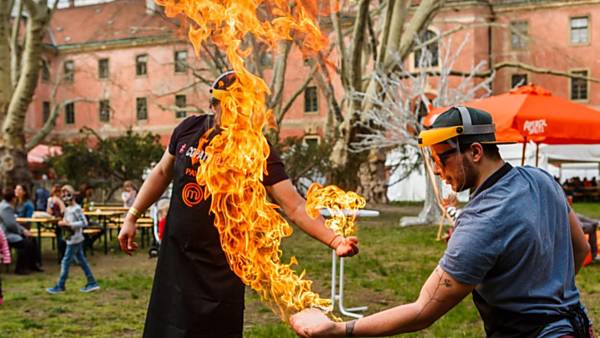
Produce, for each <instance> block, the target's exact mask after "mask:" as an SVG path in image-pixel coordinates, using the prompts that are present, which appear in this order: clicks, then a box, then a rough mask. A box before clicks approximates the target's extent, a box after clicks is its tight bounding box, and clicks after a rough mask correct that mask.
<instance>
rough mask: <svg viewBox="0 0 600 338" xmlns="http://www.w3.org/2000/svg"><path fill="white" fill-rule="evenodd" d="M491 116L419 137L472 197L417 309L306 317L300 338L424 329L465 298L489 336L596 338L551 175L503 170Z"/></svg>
mask: <svg viewBox="0 0 600 338" xmlns="http://www.w3.org/2000/svg"><path fill="white" fill-rule="evenodd" d="M496 143H497V142H496V137H495V126H494V124H493V121H492V117H491V115H490V114H488V113H486V112H483V111H480V110H476V109H473V108H466V107H454V108H451V109H449V110H448V111H446V112H444V113H443V114H441V115H440V116H438V118H437V119H436V120H435V122H434V123H433V126H432V129H430V130H426V131H423V132H422V133H421V134H420V135H419V144H420V145H421V146H424V147H428V148H425V149H424V150H425V153H427V154H428V156H426V157H431V159H432V160H433V163H434V164H433V166H434V172H435V173H436V174H437V175H440V176H441V177H442V179H444V180H445V181H446V183H448V184H449V185H451V186H452V189H453V190H454V191H456V192H459V191H463V190H467V189H469V191H470V192H471V198H470V201H469V203H468V204H467V205H466V206H465V208H464V209H463V210H462V212H461V214H460V215H459V216H458V217H457V219H456V228H455V231H454V233H453V234H452V237H451V239H450V241H449V242H448V248H447V250H446V252H445V253H444V256H443V257H442V258H441V260H440V261H439V264H438V266H437V267H436V269H435V270H434V271H433V273H432V274H431V276H430V277H429V278H428V279H427V281H426V282H425V285H424V286H423V288H422V290H421V293H420V295H419V298H418V299H417V300H416V301H415V302H414V303H411V304H406V305H401V306H397V307H395V308H392V309H388V310H386V311H383V312H380V313H376V314H373V315H370V316H368V317H365V318H361V319H359V320H356V321H350V322H345V323H333V322H331V321H329V320H328V319H327V317H325V316H324V315H323V314H322V313H321V312H320V311H318V310H315V309H311V310H305V311H303V312H301V313H299V314H296V315H295V316H293V317H292V319H291V323H292V326H293V328H294V329H295V330H296V332H297V333H298V334H300V335H301V336H304V337H343V336H382V335H391V334H396V333H401V332H411V331H418V330H421V329H423V328H426V327H428V326H429V325H431V324H432V323H433V322H435V321H436V320H437V319H438V318H440V317H441V316H442V315H444V314H445V313H446V312H448V311H449V310H450V309H452V308H453V307H454V306H455V305H456V304H458V303H459V302H460V301H461V300H462V299H463V298H465V297H466V296H467V295H468V294H469V293H472V295H473V301H474V303H475V305H476V307H477V309H478V310H479V313H480V315H481V318H482V320H483V323H484V327H485V331H486V334H487V336H488V337H494V338H500V337H502V338H507V337H586V338H587V337H594V334H593V332H592V329H591V323H590V320H589V318H588V316H587V314H586V312H585V308H584V307H583V305H582V304H581V302H580V299H579V291H578V290H577V287H576V286H575V274H576V273H577V271H578V270H579V268H580V267H581V264H582V262H583V260H584V258H585V256H586V254H587V252H588V251H589V245H588V243H587V242H586V240H585V237H584V235H583V232H582V230H581V227H580V225H579V223H578V221H577V216H576V215H575V213H574V212H573V211H572V210H571V209H570V207H569V206H568V204H567V201H566V198H565V195H564V193H563V192H562V189H561V187H560V186H559V185H558V184H557V183H556V182H555V181H554V179H553V177H552V176H550V175H549V174H547V173H546V172H544V171H543V170H540V169H537V168H533V167H516V168H513V167H512V166H511V165H510V164H508V163H505V162H504V161H503V160H502V158H501V156H500V153H499V151H498V147H497V145H496Z"/></svg>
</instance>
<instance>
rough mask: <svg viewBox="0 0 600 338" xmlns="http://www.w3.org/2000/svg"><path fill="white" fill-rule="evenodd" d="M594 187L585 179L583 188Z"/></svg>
mask: <svg viewBox="0 0 600 338" xmlns="http://www.w3.org/2000/svg"><path fill="white" fill-rule="evenodd" d="M591 186H592V183H591V182H590V181H589V180H588V179H587V177H584V178H583V187H584V188H589V187H591Z"/></svg>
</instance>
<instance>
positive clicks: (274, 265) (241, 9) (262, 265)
mask: <svg viewBox="0 0 600 338" xmlns="http://www.w3.org/2000/svg"><path fill="white" fill-rule="evenodd" d="M157 3H158V4H160V5H162V6H164V7H165V13H166V14H167V15H169V16H176V15H183V16H184V17H185V18H187V19H188V21H189V23H190V29H189V34H188V36H189V39H190V40H191V42H192V44H193V45H194V49H195V51H196V54H199V51H200V50H201V48H202V44H203V43H205V42H212V43H214V44H216V45H217V46H218V47H219V48H220V49H221V50H224V51H225V53H226V56H227V58H228V60H229V62H230V64H231V66H232V68H233V70H234V71H235V72H236V76H237V81H236V82H235V83H234V84H233V85H232V86H231V87H229V88H228V90H227V91H218V90H217V91H214V93H213V94H214V95H215V97H216V98H218V99H219V100H220V101H221V109H222V113H221V114H222V116H221V120H220V129H221V131H220V133H218V134H217V135H216V136H215V137H214V138H213V139H212V140H210V141H209V143H208V145H207V146H206V149H205V152H206V154H207V155H208V159H207V160H206V161H205V162H204V163H203V164H202V165H201V166H200V168H199V170H198V176H197V180H198V182H199V183H200V185H203V186H204V187H205V190H206V191H205V192H206V193H207V195H206V196H208V194H210V195H211V196H212V204H211V211H212V212H213V213H214V214H215V226H216V227H217V229H218V231H219V234H220V239H221V246H222V248H223V251H224V252H225V255H226V257H227V260H228V262H229V266H230V267H231V269H232V270H233V272H235V274H236V275H238V276H239V277H240V279H241V280H242V281H243V282H244V283H245V284H246V285H249V286H251V287H252V288H253V289H254V290H256V291H257V292H258V294H259V295H260V296H261V298H262V299H263V300H264V301H265V302H267V303H268V304H269V305H270V306H271V308H272V309H273V310H274V311H275V312H276V313H279V315H280V316H281V317H282V319H287V318H288V316H289V315H290V314H291V313H294V312H296V311H299V310H301V309H304V308H306V307H313V306H317V307H326V306H329V305H330V303H329V301H328V300H325V299H322V298H320V297H319V295H318V294H316V293H314V292H312V291H311V284H312V282H311V281H309V280H306V279H304V278H303V276H304V272H302V274H301V275H300V276H298V275H296V273H295V272H294V271H293V270H292V268H291V267H292V265H294V264H296V263H297V261H296V259H295V258H294V257H292V258H291V260H290V263H288V264H284V263H282V262H281V250H280V249H279V244H280V241H281V238H283V237H286V236H289V235H291V233H292V228H291V227H290V225H289V224H288V223H287V222H286V221H285V220H284V219H283V218H282V217H281V216H280V215H279V213H278V212H277V211H276V209H277V206H276V205H274V204H272V203H269V202H268V201H267V199H266V191H265V188H264V186H263V185H262V183H261V179H262V178H263V174H264V172H265V171H266V159H267V157H268V155H269V145H268V143H267V141H266V139H265V137H264V135H263V128H264V127H265V125H266V124H267V123H268V121H269V120H270V114H271V112H270V111H268V110H266V103H265V100H266V95H268V94H269V88H268V87H267V85H266V83H265V81H264V80H263V79H261V78H259V77H257V76H255V75H253V74H251V73H250V72H249V71H248V70H247V69H246V67H245V66H244V59H245V58H246V57H247V56H248V55H249V54H250V53H251V49H250V48H246V49H244V47H243V40H244V38H247V37H248V35H252V36H253V37H254V39H256V40H257V41H260V42H263V43H265V44H267V45H269V46H271V48H276V46H277V44H278V42H280V41H283V40H291V39H292V36H294V37H295V38H296V39H299V38H301V39H302V41H303V46H304V48H303V53H304V54H305V55H307V54H310V53H316V52H318V51H320V50H323V49H324V47H325V46H326V45H327V39H326V37H325V36H324V35H322V34H321V32H320V30H319V27H318V25H317V23H316V17H317V16H318V15H321V14H323V11H327V10H328V9H327V8H323V7H322V5H321V4H319V5H317V2H316V1H314V0H310V1H309V0H299V1H296V2H294V3H293V4H290V2H288V1H287V0H285V1H284V0H269V1H266V0H262V1H261V0H220V1H218V0H157ZM326 3H328V2H326ZM319 6H321V7H319ZM205 142H207V140H206V139H203V140H202V141H201V146H202V144H205Z"/></svg>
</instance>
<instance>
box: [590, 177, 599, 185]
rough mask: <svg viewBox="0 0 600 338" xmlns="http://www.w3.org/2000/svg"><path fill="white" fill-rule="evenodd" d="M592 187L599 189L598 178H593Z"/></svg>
mask: <svg viewBox="0 0 600 338" xmlns="http://www.w3.org/2000/svg"><path fill="white" fill-rule="evenodd" d="M590 185H591V186H592V187H597V186H598V182H596V176H594V177H592V180H591V181H590Z"/></svg>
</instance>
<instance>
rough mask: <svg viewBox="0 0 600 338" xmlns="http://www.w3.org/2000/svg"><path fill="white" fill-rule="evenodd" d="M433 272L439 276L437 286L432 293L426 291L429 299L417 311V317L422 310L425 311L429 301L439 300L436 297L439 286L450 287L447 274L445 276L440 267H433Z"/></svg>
mask: <svg viewBox="0 0 600 338" xmlns="http://www.w3.org/2000/svg"><path fill="white" fill-rule="evenodd" d="M434 273H435V274H436V275H437V277H438V278H439V280H438V283H437V286H436V287H435V290H433V293H432V294H429V293H428V296H429V300H428V301H427V304H425V306H423V308H422V309H421V311H419V313H418V314H417V317H416V318H417V319H418V318H420V317H421V315H422V313H423V311H425V309H427V308H428V307H429V305H430V304H431V303H433V302H439V301H440V299H438V298H437V297H436V294H437V292H438V290H439V289H440V286H442V285H443V286H445V287H446V288H451V287H452V283H451V282H450V279H449V278H447V276H445V275H446V273H445V272H444V271H443V270H442V269H440V267H439V266H438V267H436V268H435V270H434ZM426 292H427V291H426Z"/></svg>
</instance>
